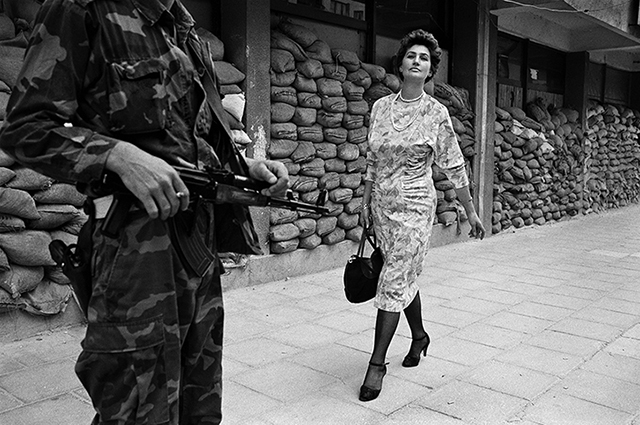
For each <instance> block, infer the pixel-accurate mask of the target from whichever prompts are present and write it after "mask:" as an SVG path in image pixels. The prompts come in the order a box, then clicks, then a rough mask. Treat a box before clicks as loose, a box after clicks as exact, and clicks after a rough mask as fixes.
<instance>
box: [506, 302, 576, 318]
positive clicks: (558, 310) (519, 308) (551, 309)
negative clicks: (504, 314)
mask: <svg viewBox="0 0 640 425" xmlns="http://www.w3.org/2000/svg"><path fill="white" fill-rule="evenodd" d="M509 311H510V312H511V313H516V314H522V315H523V316H531V317H537V318H538V319H544V320H551V321H554V322H557V321H558V320H560V319H564V318H565V317H567V316H569V315H570V314H572V313H574V312H575V311H574V310H572V309H569V308H565V307H556V306H552V305H545V304H540V303H535V302H532V301H523V302H521V303H520V304H516V305H514V306H513V307H511V308H510V309H509Z"/></svg>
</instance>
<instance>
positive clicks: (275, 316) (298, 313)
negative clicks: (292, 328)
mask: <svg viewBox="0 0 640 425" xmlns="http://www.w3.org/2000/svg"><path fill="white" fill-rule="evenodd" d="M284 307H286V308H284ZM243 314H244V315H246V316H247V317H251V318H253V319H256V320H261V321H263V322H265V323H267V324H269V325H271V326H274V327H278V326H289V325H292V324H294V323H300V322H305V321H311V320H314V319H316V318H318V317H319V316H321V314H320V313H316V312H313V311H310V310H304V309H301V308H298V307H294V306H292V305H290V304H283V305H274V306H270V307H267V308H260V309H258V308H252V309H249V310H247V311H244V312H243Z"/></svg>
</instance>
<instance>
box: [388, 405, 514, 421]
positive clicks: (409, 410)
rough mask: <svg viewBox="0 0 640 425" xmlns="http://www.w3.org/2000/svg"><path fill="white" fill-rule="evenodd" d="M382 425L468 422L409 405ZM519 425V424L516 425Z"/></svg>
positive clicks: (394, 413)
mask: <svg viewBox="0 0 640 425" xmlns="http://www.w3.org/2000/svg"><path fill="white" fill-rule="evenodd" d="M383 423H384V425H414V424H437V425H467V424H468V422H464V421H461V420H460V419H456V418H453V417H451V416H447V415H443V414H442V413H438V412H434V411H433V410H431V409H427V408H426V407H422V406H415V405H412V404H410V405H409V406H406V407H403V408H402V409H400V410H398V411H397V412H393V414H391V415H390V416H389V417H388V418H387V419H386V420H385V421H384V422H383ZM518 425H520V424H518Z"/></svg>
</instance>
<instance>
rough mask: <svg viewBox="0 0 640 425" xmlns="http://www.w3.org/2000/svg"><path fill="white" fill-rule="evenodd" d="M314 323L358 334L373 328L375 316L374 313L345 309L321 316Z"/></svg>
mask: <svg viewBox="0 0 640 425" xmlns="http://www.w3.org/2000/svg"><path fill="white" fill-rule="evenodd" d="M372 313H373V311H372ZM314 323H317V324H318V325H322V326H326V327H328V328H331V329H336V330H339V331H342V332H346V333H349V334H357V333H360V332H363V331H365V330H367V329H373V327H374V325H375V316H374V315H373V314H371V315H364V314H361V313H356V312H354V311H350V310H344V311H339V312H336V313H333V314H328V315H326V316H324V317H321V318H319V319H318V320H316V321H314Z"/></svg>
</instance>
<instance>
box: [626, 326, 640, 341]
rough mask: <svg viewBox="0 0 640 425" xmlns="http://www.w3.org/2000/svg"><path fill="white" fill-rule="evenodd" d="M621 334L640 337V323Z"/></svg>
mask: <svg viewBox="0 0 640 425" xmlns="http://www.w3.org/2000/svg"><path fill="white" fill-rule="evenodd" d="M622 336H624V337H626V338H634V339H640V324H638V325H635V326H634V327H632V328H631V329H629V330H628V331H626V332H625V333H624V334H622Z"/></svg>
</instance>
